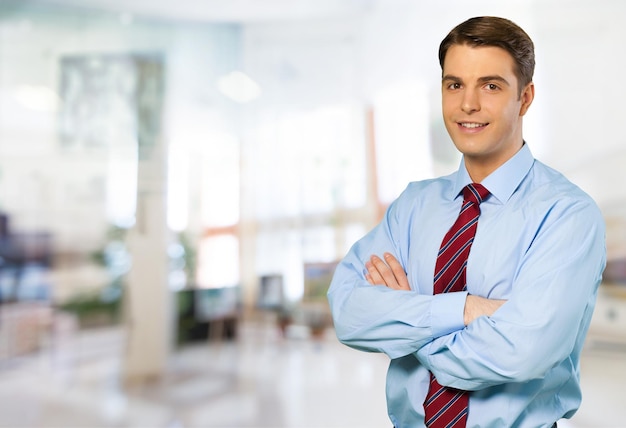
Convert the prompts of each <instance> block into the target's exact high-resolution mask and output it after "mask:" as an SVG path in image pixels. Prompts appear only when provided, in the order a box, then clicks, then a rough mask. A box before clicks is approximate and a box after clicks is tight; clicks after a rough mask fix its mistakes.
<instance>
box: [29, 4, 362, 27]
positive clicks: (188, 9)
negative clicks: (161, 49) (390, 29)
mask: <svg viewBox="0 0 626 428" xmlns="http://www.w3.org/2000/svg"><path fill="white" fill-rule="evenodd" d="M372 1H373V0H31V3H40V4H48V5H64V6H75V7H81V8H90V9H98V10H104V11H111V12H120V13H130V14H134V15H144V16H150V17H155V18H161V19H171V20H185V21H187V20H189V21H202V22H240V23H248V22H263V21H264V22H267V21H277V20H296V19H303V18H318V17H319V18H323V17H332V16H338V15H345V14H351V13H355V12H358V11H362V10H363V9H365V8H368V7H369V5H370V4H371V2H372Z"/></svg>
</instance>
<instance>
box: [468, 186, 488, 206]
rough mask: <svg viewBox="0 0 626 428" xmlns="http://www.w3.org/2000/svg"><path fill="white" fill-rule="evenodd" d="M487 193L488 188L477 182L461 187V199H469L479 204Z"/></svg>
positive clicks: (485, 197)
mask: <svg viewBox="0 0 626 428" xmlns="http://www.w3.org/2000/svg"><path fill="white" fill-rule="evenodd" d="M489 194H490V193H489V190H487V189H486V188H485V186H483V185H482V184H479V183H471V184H468V185H467V186H465V187H464V188H463V200H465V201H471V202H473V203H475V204H479V205H480V203H481V202H482V201H484V200H485V199H487V196H489Z"/></svg>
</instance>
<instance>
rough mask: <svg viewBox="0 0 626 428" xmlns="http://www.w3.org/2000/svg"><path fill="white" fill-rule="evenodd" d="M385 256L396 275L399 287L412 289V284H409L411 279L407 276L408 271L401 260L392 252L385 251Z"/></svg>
mask: <svg viewBox="0 0 626 428" xmlns="http://www.w3.org/2000/svg"><path fill="white" fill-rule="evenodd" d="M383 256H384V257H385V261H386V262H387V264H388V265H389V268H390V269H391V271H392V272H393V276H394V277H395V279H396V282H397V283H398V286H399V288H400V289H401V290H410V289H411V286H410V285H409V279H408V278H407V276H406V272H405V271H404V268H403V267H402V265H401V264H400V262H399V261H398V260H397V259H396V258H395V257H394V256H393V254H391V253H385V254H384V255H383Z"/></svg>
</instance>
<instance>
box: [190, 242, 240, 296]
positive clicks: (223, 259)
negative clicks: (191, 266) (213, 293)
mask: <svg viewBox="0 0 626 428" xmlns="http://www.w3.org/2000/svg"><path fill="white" fill-rule="evenodd" d="M197 284H198V286H199V287H201V288H213V287H232V286H235V285H237V284H239V240H238V239H237V237H236V236H234V235H219V236H215V237H210V238H206V239H203V240H202V241H201V242H200V248H199V249H198V272H197Z"/></svg>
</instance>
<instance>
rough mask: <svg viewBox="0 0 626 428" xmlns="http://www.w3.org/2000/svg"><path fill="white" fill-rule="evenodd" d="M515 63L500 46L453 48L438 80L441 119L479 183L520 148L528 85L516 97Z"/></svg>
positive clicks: (531, 90) (531, 94)
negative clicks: (441, 108) (441, 111)
mask: <svg viewBox="0 0 626 428" xmlns="http://www.w3.org/2000/svg"><path fill="white" fill-rule="evenodd" d="M514 65H515V63H514V62H513V58H512V57H511V55H510V54H509V53H508V52H507V51H505V50H504V49H501V48H498V47H470V46H468V45H453V46H451V47H450V49H449V50H448V52H447V54H446V57H445V61H444V66H443V79H442V88H441V91H442V102H443V118H444V122H445V124H446V128H447V130H448V133H449V134H450V137H451V138H452V141H454V145H455V146H456V148H457V149H458V150H459V151H460V152H461V153H463V154H464V155H465V162H466V167H467V169H468V172H469V173H470V175H471V176H472V179H474V180H475V181H480V180H482V179H483V178H485V177H486V176H487V175H489V174H490V173H491V172H493V171H494V170H495V169H496V168H498V167H499V166H500V165H502V164H503V163H504V162H506V161H507V160H508V159H510V158H511V157H512V156H513V155H514V154H515V153H516V152H517V151H518V150H519V149H520V147H521V146H522V116H523V115H524V114H525V113H526V111H527V109H528V107H529V106H530V103H531V102H532V99H533V97H534V86H533V84H532V83H530V84H529V85H527V86H526V87H525V88H523V89H522V93H521V96H519V92H518V81H517V78H516V76H515V72H514Z"/></svg>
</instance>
